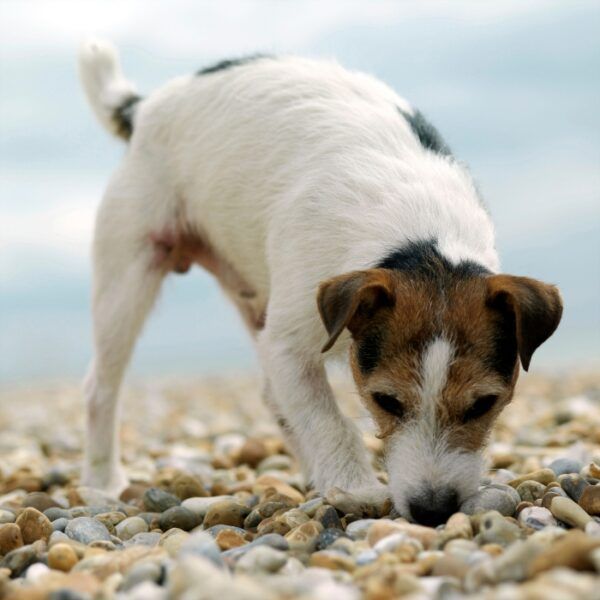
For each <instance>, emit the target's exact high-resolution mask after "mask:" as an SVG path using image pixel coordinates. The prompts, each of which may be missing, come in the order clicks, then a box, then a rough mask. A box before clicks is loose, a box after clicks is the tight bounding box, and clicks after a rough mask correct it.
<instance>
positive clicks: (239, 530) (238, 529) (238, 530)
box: [205, 525, 246, 538]
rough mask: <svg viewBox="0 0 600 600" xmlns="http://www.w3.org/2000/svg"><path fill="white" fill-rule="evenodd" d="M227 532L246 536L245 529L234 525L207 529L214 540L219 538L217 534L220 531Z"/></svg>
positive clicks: (214, 526) (215, 526)
mask: <svg viewBox="0 0 600 600" xmlns="http://www.w3.org/2000/svg"><path fill="white" fill-rule="evenodd" d="M225 530H231V531H235V532H236V533H239V534H240V535H241V536H243V537H245V536H246V530H245V529H242V528H241V527H234V526H233V525H213V526H212V527H209V528H208V529H205V531H206V533H210V535H212V536H213V537H214V538H216V537H217V534H218V533H219V532H220V531H225Z"/></svg>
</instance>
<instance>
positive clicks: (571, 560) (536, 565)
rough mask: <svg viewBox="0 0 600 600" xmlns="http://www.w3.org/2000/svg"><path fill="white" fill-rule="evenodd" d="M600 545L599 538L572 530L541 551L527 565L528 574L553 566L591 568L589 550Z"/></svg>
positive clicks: (534, 573) (532, 574)
mask: <svg viewBox="0 0 600 600" xmlns="http://www.w3.org/2000/svg"><path fill="white" fill-rule="evenodd" d="M599 547H600V540H598V539H593V538H589V537H588V536H586V535H585V533H583V532H582V531H579V530H573V531H569V532H567V533H566V535H565V536H564V537H563V538H562V539H560V540H558V541H557V542H555V543H554V544H552V546H550V547H549V548H547V549H545V550H544V551H543V552H541V553H540V554H539V555H538V556H537V557H536V558H535V559H534V560H533V562H532V563H531V565H530V567H529V576H531V577H532V576H535V575H537V574H538V573H541V572H542V571H547V570H549V569H553V568H555V567H569V568H571V569H575V570H577V571H586V570H592V569H593V568H594V565H593V563H592V559H591V551H592V550H593V549H594V548H599Z"/></svg>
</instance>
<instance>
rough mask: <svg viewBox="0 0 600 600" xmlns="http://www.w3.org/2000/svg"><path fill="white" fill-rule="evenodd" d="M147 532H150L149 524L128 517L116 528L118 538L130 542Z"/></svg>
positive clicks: (142, 520) (138, 518) (137, 518)
mask: <svg viewBox="0 0 600 600" xmlns="http://www.w3.org/2000/svg"><path fill="white" fill-rule="evenodd" d="M146 531H148V524H147V523H146V521H144V519H140V517H128V518H127V519H123V520H122V521H121V522H120V523H117V525H116V526H115V532H116V534H117V537H118V538H119V539H121V540H128V539H130V538H132V537H133V536H134V535H136V534H138V533H144V532H146Z"/></svg>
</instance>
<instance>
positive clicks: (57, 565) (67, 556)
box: [48, 544, 79, 573]
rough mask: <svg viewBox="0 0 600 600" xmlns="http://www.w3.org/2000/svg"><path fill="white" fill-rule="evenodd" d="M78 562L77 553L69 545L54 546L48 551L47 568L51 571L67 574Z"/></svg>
mask: <svg viewBox="0 0 600 600" xmlns="http://www.w3.org/2000/svg"><path fill="white" fill-rule="evenodd" d="M78 562H79V558H78V557H77V553H76V552H75V550H74V549H73V547H72V546H71V545H70V544H54V545H53V546H52V548H50V550H49V551H48V566H49V567H50V568H51V569H57V570H58V571H64V572H65V573H68V572H69V571H70V570H71V569H72V568H73V567H74V566H75V565H76V564H77V563H78Z"/></svg>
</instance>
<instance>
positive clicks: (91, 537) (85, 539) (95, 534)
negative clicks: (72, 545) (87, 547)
mask: <svg viewBox="0 0 600 600" xmlns="http://www.w3.org/2000/svg"><path fill="white" fill-rule="evenodd" d="M65 534H66V535H67V536H68V537H70V538H71V539H73V540H76V541H77V542H81V543H82V544H90V543H91V542H95V541H97V540H107V541H110V533H109V531H108V529H107V528H106V526H105V525H103V524H102V523H100V521H96V519H93V518H92V517H77V518H75V519H73V520H71V521H69V524H68V525H67V526H66V528H65Z"/></svg>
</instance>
